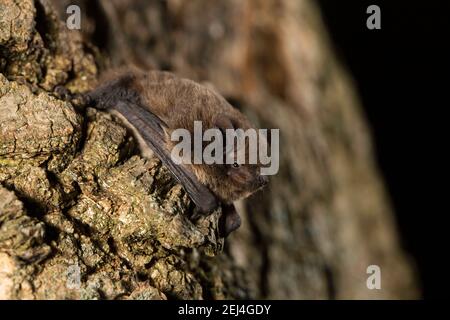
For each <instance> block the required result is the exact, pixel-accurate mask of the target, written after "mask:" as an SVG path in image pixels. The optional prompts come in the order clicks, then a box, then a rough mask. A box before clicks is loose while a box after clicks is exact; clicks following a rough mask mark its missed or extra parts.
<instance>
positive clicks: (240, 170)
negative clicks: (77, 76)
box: [87, 69, 268, 236]
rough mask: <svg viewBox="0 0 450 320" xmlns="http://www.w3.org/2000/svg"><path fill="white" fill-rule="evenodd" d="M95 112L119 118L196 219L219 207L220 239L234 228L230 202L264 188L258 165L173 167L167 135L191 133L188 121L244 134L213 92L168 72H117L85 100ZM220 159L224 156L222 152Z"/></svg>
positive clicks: (236, 116) (244, 122)
mask: <svg viewBox="0 0 450 320" xmlns="http://www.w3.org/2000/svg"><path fill="white" fill-rule="evenodd" d="M87 98H88V101H90V104H91V105H92V106H94V107H95V108H97V109H100V110H106V109H112V110H115V111H117V112H119V113H120V115H122V116H123V118H125V119H126V121H127V122H129V124H130V125H131V126H132V127H133V130H134V131H135V133H137V134H138V135H140V137H139V139H141V141H143V142H144V143H145V144H146V145H147V146H148V147H149V148H150V149H151V150H152V151H153V152H154V153H155V155H156V156H157V157H158V158H159V159H160V160H161V161H162V163H163V164H164V165H165V166H166V167H167V168H168V170H169V171H170V173H171V174H172V175H173V177H174V178H175V179H176V180H177V181H178V182H179V183H180V184H181V185H182V186H183V187H184V189H185V190H186V192H187V194H188V195H189V197H190V198H191V199H192V201H193V202H194V204H195V205H196V207H197V209H198V211H200V213H202V214H208V213H210V212H211V211H213V210H214V209H215V208H217V206H218V205H219V203H222V204H223V207H222V208H225V209H224V219H223V221H222V223H221V226H222V227H221V230H222V231H221V233H222V234H223V235H224V236H226V235H228V234H229V233H230V232H231V231H234V230H235V229H237V228H238V227H239V226H240V223H241V222H240V218H239V215H238V214H237V212H236V210H235V208H234V206H233V205H232V203H233V201H235V200H238V199H241V198H245V197H247V196H249V195H251V194H253V193H254V192H256V191H257V190H259V189H260V188H262V187H263V186H264V185H266V184H267V182H268V179H267V177H266V176H263V175H261V174H260V165H259V164H237V163H236V162H235V163H232V164H225V163H222V164H216V163H214V164H204V163H201V164H192V163H191V164H184V163H183V164H177V163H175V162H174V161H173V159H172V157H171V151H172V148H173V147H174V142H173V141H171V139H170V136H171V133H172V132H173V131H174V130H176V129H180V128H182V129H186V130H188V131H189V132H191V133H193V131H194V121H201V123H202V125H203V128H204V129H209V128H216V129H219V130H220V131H221V132H225V130H226V129H238V128H239V129H244V130H246V129H249V128H252V125H251V124H250V122H249V121H248V119H247V118H246V117H245V116H244V115H243V114H242V113H241V112H240V111H238V110H237V109H235V108H234V107H232V106H231V105H230V104H229V103H228V102H227V101H226V100H225V99H224V98H223V97H222V96H220V95H219V94H218V93H216V92H215V91H214V90H212V89H210V88H207V87H206V86H203V85H200V84H198V83H196V82H194V81H191V80H188V79H183V78H179V77H177V76H175V75H174V74H172V73H169V72H163V71H141V70H137V69H123V70H120V71H117V72H112V73H109V74H107V75H106V76H105V77H104V78H103V79H102V80H101V84H100V85H99V86H98V87H97V88H95V89H94V90H92V91H91V92H89V93H88V94H87ZM223 152H224V153H225V152H226V150H223Z"/></svg>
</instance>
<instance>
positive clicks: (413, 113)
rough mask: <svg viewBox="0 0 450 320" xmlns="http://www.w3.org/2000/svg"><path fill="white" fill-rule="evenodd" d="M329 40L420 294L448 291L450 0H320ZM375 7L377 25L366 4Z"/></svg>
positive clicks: (435, 295) (432, 295)
mask: <svg viewBox="0 0 450 320" xmlns="http://www.w3.org/2000/svg"><path fill="white" fill-rule="evenodd" d="M318 2H319V4H320V6H321V8H322V15H323V17H324V20H325V23H326V25H327V27H328V30H329V33H330V35H331V40H332V41H333V43H334V47H335V49H336V51H337V52H338V56H339V57H340V59H341V61H342V62H343V63H344V64H345V65H347V67H348V68H349V69H350V72H351V73H352V75H353V77H354V79H355V82H356V85H357V86H358V90H359V94H360V97H361V99H362V102H363V106H364V108H365V112H366V115H367V117H368V120H369V124H370V126H371V128H372V132H373V136H374V142H375V146H376V151H377V156H378V162H379V166H380V168H381V170H382V172H383V174H384V177H385V181H386V184H387V187H388V190H389V192H390V196H391V200H392V203H393V205H394V208H395V210H396V213H397V222H398V227H399V229H400V233H401V236H402V244H403V246H404V248H405V249H406V250H407V252H408V253H409V254H410V256H412V258H413V259H414V260H415V262H416V269H417V271H418V273H419V277H420V281H421V285H422V292H423V296H424V298H444V297H446V296H448V294H447V292H448V291H447V286H449V285H450V283H448V281H447V280H446V279H447V274H448V272H449V271H450V270H448V267H447V268H446V266H447V265H446V263H445V262H444V261H445V260H444V259H445V258H446V256H447V255H448V254H449V252H450V250H449V248H448V246H447V245H448V242H449V241H448V239H447V235H448V234H450V232H448V231H447V230H448V228H449V226H448V224H447V220H448V218H447V216H448V214H449V210H448V204H447V202H446V200H445V199H446V193H447V190H448V187H447V183H448V182H447V181H448V180H447V178H445V177H444V168H445V163H444V159H443V158H442V153H443V151H444V150H445V149H446V148H448V145H449V144H448V140H447V137H448V135H447V134H444V129H445V128H446V127H447V126H448V125H447V123H448V121H449V118H448V117H446V116H445V115H444V111H445V109H446V108H448V107H449V102H448V96H449V94H448V92H449V91H450V88H449V81H448V78H449V71H450V69H449V68H448V59H449V58H450V54H449V50H448V48H447V46H448V45H447V44H448V42H449V41H450V32H449V31H450V23H449V22H450V1H399V0H395V1H392V0H391V1H364V0H359V1H357V0H346V1H336V0H319V1H318ZM371 4H376V5H378V6H379V7H380V9H381V30H369V29H367V28H366V20H367V17H369V14H367V13H366V9H367V7H368V6H369V5H371Z"/></svg>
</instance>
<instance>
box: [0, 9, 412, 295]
mask: <svg viewBox="0 0 450 320" xmlns="http://www.w3.org/2000/svg"><path fill="white" fill-rule="evenodd" d="M71 3H76V4H78V5H79V6H80V7H81V10H82V28H81V30H80V31H75V30H68V29H67V28H66V26H65V24H64V23H63V21H65V19H67V14H66V10H65V9H66V7H67V6H68V5H69V4H71ZM0 9H1V10H0V72H1V74H0V83H1V86H0V129H1V131H0V134H1V135H0V182H1V184H2V186H1V187H0V297H1V298H6V299H13V298H33V299H48V298H75V299H83V298H86V299H94V298H106V299H116V298H129V299H166V298H177V299H180V298H181V299H201V298H203V299H222V298H232V299H239V298H275V299H283V298H286V299H329V298H335V299H343V298H351V299H360V298H362V299H372V298H377V299H378V298H385V299H390V298H415V297H417V296H418V294H419V291H418V289H417V283H416V279H415V275H414V271H413V266H412V264H411V262H410V261H409V259H408V257H407V256H406V255H405V253H404V252H403V250H402V248H401V247H400V244H399V239H398V236H397V230H396V226H395V220H394V216H393V212H392V208H391V206H390V203H389V198H388V196H387V194H386V191H385V188H384V186H383V182H382V179H381V178H380V174H379V172H378V169H377V166H376V163H375V162H374V155H373V150H372V144H371V140H370V132H369V129H368V126H367V124H366V121H365V119H364V116H363V115H362V112H361V106H360V102H359V100H358V97H357V95H356V93H355V89H354V85H353V84H352V80H351V79H350V77H349V76H348V74H347V73H346V71H345V70H344V69H343V68H342V67H341V66H340V64H339V63H338V62H337V60H336V57H335V56H334V54H333V50H332V48H331V46H330V44H329V40H328V38H327V35H326V32H325V30H324V27H323V25H322V22H321V17H320V14H319V12H318V9H317V8H316V6H315V4H314V2H312V1H308V0H299V1H289V0H278V1H277V0H267V1H238V0H231V1H206V0H203V1H202V0H193V1H177V0H170V1H139V0H122V1H119V0H113V1H100V0H96V1H87V0H79V1H75V2H74V1H56V0H55V1H53V4H52V3H50V2H48V1H44V0H40V1H32V0H26V1H21V2H20V3H17V2H15V1H12V0H4V1H2V3H1V4H0ZM124 64H134V65H138V66H140V67H142V68H151V69H164V70H171V71H173V72H175V73H177V74H178V75H180V76H183V77H187V78H190V79H193V80H195V81H198V82H202V83H204V84H207V85H211V86H214V87H215V88H216V89H217V90H218V91H219V92H220V93H221V94H222V95H223V96H224V97H225V98H227V99H228V100H229V101H230V102H231V103H232V104H233V105H234V106H236V107H237V108H239V109H240V110H242V111H243V112H244V113H246V114H247V115H248V116H249V118H250V119H251V120H252V121H253V122H254V123H255V124H256V125H257V126H258V127H260V128H279V129H280V170H279V173H278V174H277V175H275V176H272V177H271V181H270V184H269V187H268V188H266V189H265V190H263V191H262V192H260V193H258V194H257V195H255V196H253V197H251V198H249V199H247V200H245V201H240V202H239V203H237V208H238V211H239V212H240V214H241V217H242V220H243V222H242V226H241V228H240V229H239V230H238V231H236V232H235V233H233V234H231V235H230V236H229V237H228V238H227V239H223V238H220V237H219V235H218V231H217V224H218V219H219V217H220V215H221V209H220V208H219V209H218V210H216V211H215V212H214V213H213V214H212V215H211V216H209V217H207V218H202V219H200V220H199V221H198V222H196V223H193V222H191V221H190V219H189V214H190V211H191V210H192V204H191V203H190V200H189V198H188V197H187V195H186V194H185V193H184V191H183V189H182V188H181V186H179V185H178V184H176V183H175V182H174V181H173V180H172V179H171V177H170V175H169V174H168V173H167V171H166V169H165V168H164V167H163V166H161V163H160V162H159V160H158V159H154V158H152V159H144V158H143V157H141V156H139V155H138V154H137V151H136V143H135V141H134V139H133V137H132V135H131V134H130V133H129V132H127V130H126V129H125V128H124V126H123V125H122V124H121V123H120V120H118V119H116V118H115V117H113V116H112V115H110V114H107V113H103V112H99V111H96V110H94V109H88V110H86V112H85V111H83V110H82V109H81V108H78V107H77V106H76V105H75V106H73V105H71V104H70V103H69V102H65V101H63V100H61V99H59V98H58V95H56V97H55V94H54V91H55V90H56V89H57V88H58V87H61V86H63V87H65V88H67V89H68V90H70V91H71V92H72V93H80V92H84V91H86V90H88V89H89V88H92V87H93V86H94V85H95V81H96V79H97V77H98V74H99V73H100V71H102V70H104V69H107V68H110V67H114V66H119V65H124ZM369 265H378V266H379V267H380V268H381V275H382V288H381V290H369V289H368V287H367V285H366V280H367V278H368V276H369V275H368V274H367V273H366V269H367V267H368V266H369Z"/></svg>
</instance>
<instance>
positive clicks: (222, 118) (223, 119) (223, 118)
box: [214, 114, 234, 154]
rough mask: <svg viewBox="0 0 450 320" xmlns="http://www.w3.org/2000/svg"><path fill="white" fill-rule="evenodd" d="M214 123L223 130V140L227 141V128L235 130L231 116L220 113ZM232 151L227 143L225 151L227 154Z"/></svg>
mask: <svg viewBox="0 0 450 320" xmlns="http://www.w3.org/2000/svg"><path fill="white" fill-rule="evenodd" d="M214 125H215V127H216V128H218V129H219V130H220V131H221V132H222V137H223V141H224V143H225V142H226V130H227V129H233V130H234V125H233V122H231V119H230V117H229V116H227V115H225V114H219V115H218V116H217V117H216V119H215V121H214ZM230 151H231V149H230V148H227V145H225V146H224V149H223V153H224V154H227V153H228V152H230Z"/></svg>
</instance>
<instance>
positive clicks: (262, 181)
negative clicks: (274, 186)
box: [258, 176, 269, 187]
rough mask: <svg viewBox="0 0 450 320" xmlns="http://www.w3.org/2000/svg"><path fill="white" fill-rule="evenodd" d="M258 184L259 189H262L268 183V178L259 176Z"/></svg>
mask: <svg viewBox="0 0 450 320" xmlns="http://www.w3.org/2000/svg"><path fill="white" fill-rule="evenodd" d="M258 182H259V185H260V186H261V187H264V186H265V185H266V184H268V183H269V178H268V177H267V176H259V177H258Z"/></svg>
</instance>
